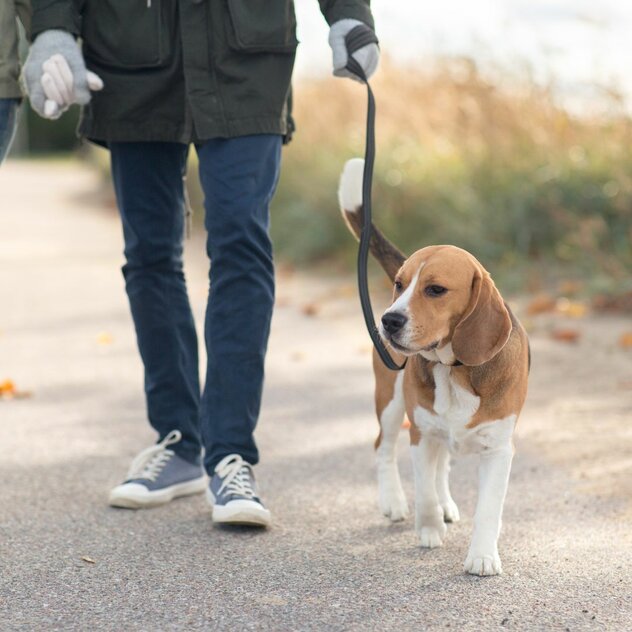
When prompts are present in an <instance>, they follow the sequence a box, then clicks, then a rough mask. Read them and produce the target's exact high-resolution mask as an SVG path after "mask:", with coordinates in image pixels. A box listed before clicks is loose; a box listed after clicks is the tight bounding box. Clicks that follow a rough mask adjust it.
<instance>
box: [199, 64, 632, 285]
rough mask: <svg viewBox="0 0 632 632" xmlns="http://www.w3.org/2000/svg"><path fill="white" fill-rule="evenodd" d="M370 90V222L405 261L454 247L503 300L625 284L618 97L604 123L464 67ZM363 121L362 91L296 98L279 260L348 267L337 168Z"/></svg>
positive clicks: (526, 85) (299, 89)
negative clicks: (498, 286)
mask: <svg viewBox="0 0 632 632" xmlns="http://www.w3.org/2000/svg"><path fill="white" fill-rule="evenodd" d="M373 83H374V89H375V93H376V98H377V108H378V120H377V140H378V155H377V160H376V173H375V182H374V217H375V219H376V221H377V223H378V224H379V225H380V227H381V228H382V229H383V230H384V232H385V233H386V234H387V235H388V236H389V237H390V238H391V239H392V240H393V241H394V242H395V243H397V244H398V245H399V246H400V247H401V248H402V249H403V250H404V251H406V252H412V251H413V250H416V249H417V248H420V247H422V246H424V245H427V244H433V243H452V244H456V245H458V246H461V247H463V248H466V249H468V250H470V251H472V252H473V253H474V254H475V255H476V256H477V257H478V258H479V259H480V260H481V261H482V262H483V263H484V264H485V265H486V266H488V267H489V269H490V270H492V271H493V272H494V273H495V274H497V275H499V276H500V277H501V278H502V280H503V283H504V285H505V287H506V286H515V287H524V286H525V285H527V286H531V287H532V288H533V287H537V286H538V285H539V284H540V281H541V280H542V279H544V282H546V281H550V280H555V279H556V278H568V277H569V276H581V277H582V278H585V279H586V278H587V279H588V280H589V282H591V283H593V284H594V285H595V289H608V288H605V287H602V285H603V284H604V283H605V284H610V285H612V284H621V283H630V279H631V278H632V275H631V274H630V273H631V272H632V249H631V247H630V242H631V239H632V145H631V142H630V141H631V140H632V121H631V120H630V118H629V116H628V115H627V114H626V113H625V111H624V109H623V105H622V99H620V98H619V97H618V95H617V94H615V93H609V94H604V97H603V100H602V103H601V104H600V106H601V109H600V114H599V115H597V114H591V113H589V112H585V111H584V112H583V113H582V115H581V116H580V115H577V114H575V115H572V114H571V113H569V112H568V111H566V110H565V109H563V108H562V107H560V106H559V105H557V104H556V98H555V96H554V91H553V89H552V88H546V87H541V86H538V85H536V84H535V83H534V82H532V81H529V80H528V79H524V80H523V79H516V77H515V76H514V77H512V76H507V75H503V76H499V77H498V78H497V79H495V80H493V81H492V80H491V79H489V76H488V75H487V74H486V75H483V73H481V72H480V71H479V69H478V68H477V66H476V64H475V63H474V62H472V61H471V60H469V59H453V60H445V59H444V60H440V61H434V62H432V61H424V63H423V64H419V65H416V66H415V67H414V68H410V67H408V68H407V67H401V66H398V67H395V66H393V65H390V64H388V62H387V63H385V64H383V65H382V67H381V69H380V72H379V73H378V77H377V78H376V80H375V81H374V82H373ZM604 106H605V109H607V110H608V111H607V113H606V114H604ZM365 108H366V93H365V90H364V88H363V87H362V86H360V85H357V84H354V83H353V82H350V81H341V80H336V79H333V78H332V79H323V80H320V81H314V82H309V83H302V84H298V85H297V86H295V118H296V122H297V128H298V129H297V132H296V135H295V138H294V140H293V141H292V143H291V144H290V145H289V146H288V147H286V148H285V149H284V155H283V169H282V176H281V181H280V183H279V189H278V192H277V194H276V197H275V199H274V202H273V210H272V233H273V237H274V241H275V247H276V252H277V256H278V257H279V258H282V259H286V260H288V259H289V260H291V261H292V262H294V263H298V264H305V263H311V262H314V261H317V260H321V259H325V258H331V257H332V256H333V257H342V258H344V259H347V260H348V261H349V262H351V261H352V259H353V257H354V256H355V251H356V245H355V241H354V240H353V239H352V238H351V237H350V236H349V235H348V233H347V231H346V228H345V227H344V225H343V222H342V221H341V219H340V216H339V212H338V208H337V199H336V190H337V185H338V178H339V174H340V171H341V168H342V166H343V164H344V162H345V161H346V160H347V159H348V158H351V157H353V156H360V155H363V153H364V131H365V130H364V127H365V113H366V110H365ZM195 172H196V169H195V168H191V169H190V176H189V180H190V188H191V197H192V200H193V204H194V207H195V208H196V210H197V217H198V218H199V217H201V215H202V212H201V209H202V202H201V193H200V191H199V185H198V184H197V180H196V177H197V176H196V173H195ZM526 264H528V265H526ZM525 274H528V277H527V276H525ZM600 284H601V285H600Z"/></svg>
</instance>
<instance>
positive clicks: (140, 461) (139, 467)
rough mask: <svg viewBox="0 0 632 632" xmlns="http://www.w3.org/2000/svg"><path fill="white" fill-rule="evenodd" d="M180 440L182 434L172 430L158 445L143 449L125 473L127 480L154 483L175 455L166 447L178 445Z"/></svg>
mask: <svg viewBox="0 0 632 632" xmlns="http://www.w3.org/2000/svg"><path fill="white" fill-rule="evenodd" d="M180 439H182V433H181V432H180V431H179V430H172V431H171V432H170V433H169V434H168V435H167V436H166V437H165V438H164V439H163V440H162V441H161V442H160V443H157V444H156V445H152V446H150V447H149V448H145V449H144V450H143V451H142V452H140V453H139V454H138V456H137V457H136V458H135V459H134V460H133V461H132V464H131V465H130V468H129V471H128V472H127V480H132V479H136V478H142V479H146V480H150V481H153V482H155V481H156V479H157V478H158V476H159V475H160V472H162V470H163V468H164V467H165V465H167V463H168V462H169V460H170V459H171V457H172V456H173V455H174V454H175V453H174V451H173V450H168V449H167V446H170V445H172V444H174V443H178V441H180Z"/></svg>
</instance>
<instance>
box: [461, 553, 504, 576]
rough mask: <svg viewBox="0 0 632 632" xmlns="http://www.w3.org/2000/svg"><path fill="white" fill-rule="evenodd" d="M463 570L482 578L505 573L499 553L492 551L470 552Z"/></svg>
mask: <svg viewBox="0 0 632 632" xmlns="http://www.w3.org/2000/svg"><path fill="white" fill-rule="evenodd" d="M463 568H464V570H465V572H466V573H469V574H470V575H479V576H480V577H487V576H490V575H500V574H501V573H502V572H503V567H502V564H501V563H500V557H499V556H498V551H491V552H489V553H485V552H481V551H476V552H472V551H470V553H468V556H467V558H466V560H465V564H464V565H463Z"/></svg>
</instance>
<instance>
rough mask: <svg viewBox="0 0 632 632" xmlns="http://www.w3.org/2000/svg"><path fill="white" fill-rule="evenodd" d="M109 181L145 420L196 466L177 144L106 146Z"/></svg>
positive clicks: (181, 152) (195, 390)
mask: <svg viewBox="0 0 632 632" xmlns="http://www.w3.org/2000/svg"><path fill="white" fill-rule="evenodd" d="M110 151H111V159H112V177H113V180H114V187H115V190H116V198H117V201H118V206H119V209H120V212H121V218H122V221H123V233H124V237H125V258H126V263H125V265H124V266H123V274H124V277H125V287H126V290H127V295H128V297H129V302H130V306H131V311H132V317H133V319H134V325H135V328H136V335H137V340H138V348H139V350H140V354H141V357H142V360H143V363H144V366H145V393H146V398H147V412H148V416H149V421H150V423H151V425H152V426H153V428H154V429H155V430H156V431H157V432H158V434H159V440H160V441H163V440H164V439H165V438H166V437H167V435H169V433H170V432H171V431H172V430H179V431H180V433H181V435H182V438H181V440H180V441H177V442H175V443H174V444H173V445H172V450H173V451H175V453H176V454H177V455H178V456H180V457H181V458H183V459H185V460H186V461H188V462H191V463H199V462H200V458H201V454H200V453H201V442H200V432H199V397H200V394H199V389H200V385H199V374H198V350H197V337H196V332H195V325H194V322H193V316H192V313H191V308H190V306H189V298H188V296H187V290H186V284H185V279H184V272H183V261H182V251H183V248H182V240H183V231H184V188H183V174H184V171H185V168H186V159H187V153H188V147H187V146H186V145H183V144H180V143H156V142H151V143H149V142H147V143H111V144H110Z"/></svg>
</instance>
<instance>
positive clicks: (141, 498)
mask: <svg viewBox="0 0 632 632" xmlns="http://www.w3.org/2000/svg"><path fill="white" fill-rule="evenodd" d="M206 486H207V480H206V477H201V478H196V479H193V480H192V481H186V482H185V483H178V484H177V485H171V486H170V487H166V488H165V489H160V490H157V491H153V492H150V491H147V492H140V493H134V492H133V491H131V490H130V491H128V492H127V493H125V492H122V493H114V491H113V492H111V493H110V498H109V501H108V504H109V505H110V507H120V508H122V509H147V508H150V507H159V506H160V505H166V504H167V503H168V502H171V501H172V500H175V499H176V498H182V497H183V496H192V495H193V494H201V493H202V492H203V491H204V490H205V489H206Z"/></svg>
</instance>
